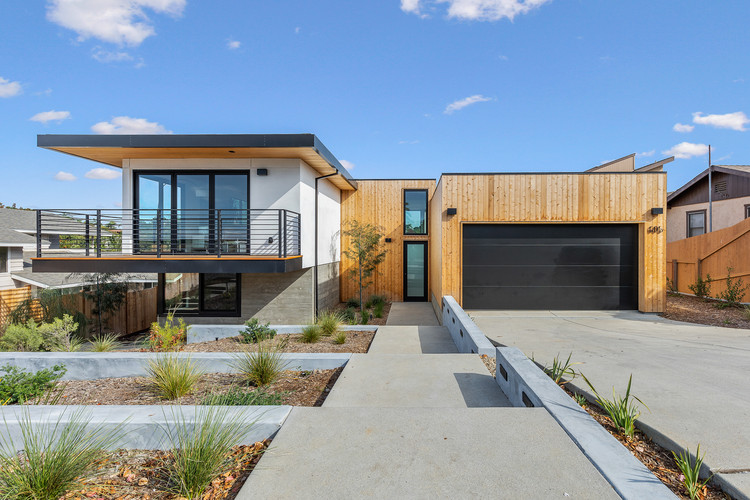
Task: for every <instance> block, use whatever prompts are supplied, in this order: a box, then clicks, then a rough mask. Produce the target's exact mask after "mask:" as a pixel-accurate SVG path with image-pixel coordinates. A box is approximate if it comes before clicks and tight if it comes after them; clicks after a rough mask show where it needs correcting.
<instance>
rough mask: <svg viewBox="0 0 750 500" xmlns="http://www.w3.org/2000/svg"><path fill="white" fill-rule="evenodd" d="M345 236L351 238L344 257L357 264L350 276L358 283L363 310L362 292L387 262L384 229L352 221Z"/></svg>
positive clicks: (350, 271)
mask: <svg viewBox="0 0 750 500" xmlns="http://www.w3.org/2000/svg"><path fill="white" fill-rule="evenodd" d="M344 234H345V235H347V236H348V237H349V238H350V243H349V248H347V249H346V250H344V255H345V256H346V257H347V258H348V259H350V260H351V261H353V262H354V264H355V267H353V268H352V269H349V274H350V275H351V277H352V279H353V280H354V281H356V282H357V285H358V288H359V307H360V309H362V290H364V289H365V288H367V287H368V286H370V284H371V283H372V281H371V278H372V275H373V274H374V273H375V271H376V269H377V267H378V265H379V264H380V263H381V262H383V260H385V254H386V252H387V250H385V249H384V248H382V247H381V244H380V240H381V239H382V238H383V228H382V227H380V226H375V225H373V224H370V223H366V222H365V223H363V222H359V221H358V220H350V221H348V222H347V223H346V229H345V230H344Z"/></svg>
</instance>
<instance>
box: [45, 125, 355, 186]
mask: <svg viewBox="0 0 750 500" xmlns="http://www.w3.org/2000/svg"><path fill="white" fill-rule="evenodd" d="M37 146H38V147H41V148H45V149H52V150H54V151H59V152H61V153H66V154H69V155H73V156H78V157H80V158H86V159H89V160H93V161H97V162H100V163H105V164H107V165H112V166H113V167H118V168H120V167H122V162H123V160H125V159H137V158H145V159H152V158H186V157H190V158H299V159H301V160H303V161H305V162H306V163H307V164H308V165H310V166H311V167H312V168H314V169H315V170H317V171H318V172H319V173H320V174H321V175H328V174H332V177H331V179H329V180H331V181H332V182H333V183H334V184H335V185H337V187H339V189H346V190H351V189H356V188H357V182H356V181H355V180H354V179H353V178H352V176H351V174H350V173H349V171H348V170H346V168H344V166H343V165H342V164H341V162H339V160H337V159H336V157H335V156H333V154H332V153H331V152H330V151H329V150H328V148H326V147H325V146H324V145H323V143H322V142H321V141H320V139H318V138H317V136H315V134H216V135H209V134H153V135H38V136H37Z"/></svg>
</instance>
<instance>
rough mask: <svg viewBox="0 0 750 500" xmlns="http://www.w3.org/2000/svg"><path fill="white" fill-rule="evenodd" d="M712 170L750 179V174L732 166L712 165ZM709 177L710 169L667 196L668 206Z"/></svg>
mask: <svg viewBox="0 0 750 500" xmlns="http://www.w3.org/2000/svg"><path fill="white" fill-rule="evenodd" d="M743 166H744V165H743ZM711 169H712V170H713V171H714V172H721V173H722V174H729V175H738V176H741V177H750V172H746V171H744V170H735V169H733V168H732V167H731V165H711ZM707 176H708V169H706V170H704V171H703V172H701V173H700V174H698V175H696V176H695V177H693V178H692V179H691V180H690V181H689V182H687V183H686V184H685V185H683V186H682V187H681V188H679V189H676V190H675V191H672V193H671V194H669V195H667V205H669V203H670V202H672V201H674V199H675V198H677V197H678V196H680V195H681V194H682V193H684V192H685V191H687V190H688V189H690V188H691V187H693V186H694V185H695V184H697V183H698V181H700V180H701V179H703V178H704V177H707Z"/></svg>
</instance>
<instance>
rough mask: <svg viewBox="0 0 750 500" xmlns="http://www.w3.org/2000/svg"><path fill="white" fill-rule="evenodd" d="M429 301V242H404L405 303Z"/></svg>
mask: <svg viewBox="0 0 750 500" xmlns="http://www.w3.org/2000/svg"><path fill="white" fill-rule="evenodd" d="M426 300H427V242H426V241H405V242H404V302H424V301H426Z"/></svg>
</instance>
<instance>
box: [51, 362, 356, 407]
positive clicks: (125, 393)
mask: <svg viewBox="0 0 750 500" xmlns="http://www.w3.org/2000/svg"><path fill="white" fill-rule="evenodd" d="M342 370H343V368H336V369H333V370H313V371H306V372H298V371H286V372H284V374H283V375H282V376H281V378H280V379H279V380H277V381H276V382H274V383H273V384H270V385H268V386H266V387H264V388H263V390H264V391H266V392H268V393H271V394H281V398H282V404H284V405H291V406H321V405H322V404H323V401H325V399H326V397H327V396H328V394H329V393H330V391H331V389H332V388H333V385H334V384H335V383H336V380H338V378H339V375H340V374H341V372H342ZM61 387H63V392H62V397H61V398H60V399H59V401H58V404H65V405H197V404H200V403H201V401H202V400H203V399H204V398H205V397H206V396H208V395H209V394H226V393H227V392H229V391H230V390H231V389H232V388H240V389H241V390H243V391H246V392H250V391H252V390H254V389H257V388H256V387H253V386H248V385H247V383H245V382H244V380H243V378H242V376H241V375H238V374H235V373H207V374H205V375H204V376H202V377H201V378H200V380H199V381H198V382H197V383H196V385H195V388H194V389H193V392H192V393H190V394H188V395H186V396H183V397H181V398H179V399H174V400H165V399H161V398H160V397H159V396H158V395H157V394H156V393H155V392H154V391H153V389H152V388H151V383H150V382H149V380H148V378H146V377H122V378H104V379H98V380H70V381H67V382H63V383H61Z"/></svg>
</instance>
